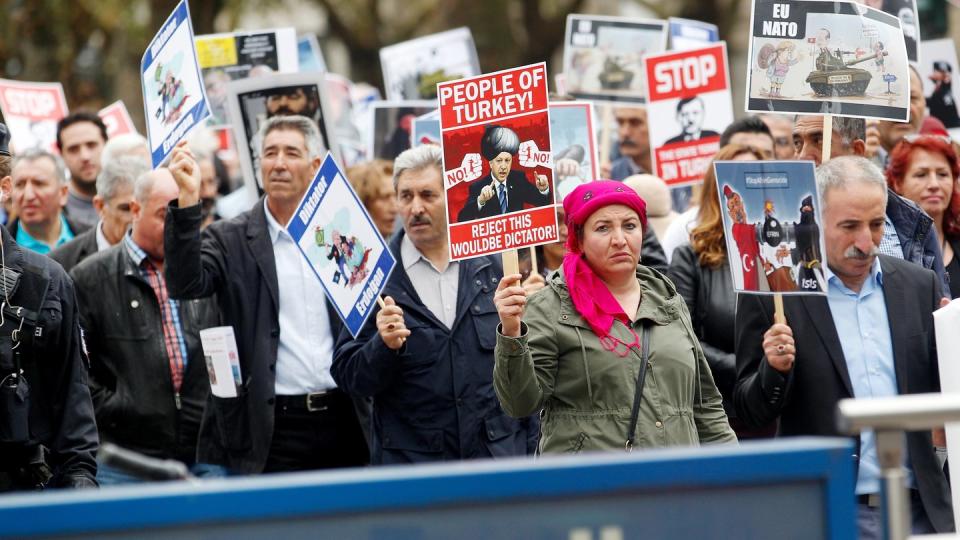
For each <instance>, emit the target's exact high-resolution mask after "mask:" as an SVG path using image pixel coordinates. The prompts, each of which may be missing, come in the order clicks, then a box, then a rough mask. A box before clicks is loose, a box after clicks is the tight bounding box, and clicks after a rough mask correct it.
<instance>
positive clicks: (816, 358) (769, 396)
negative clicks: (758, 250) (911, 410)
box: [733, 156, 954, 539]
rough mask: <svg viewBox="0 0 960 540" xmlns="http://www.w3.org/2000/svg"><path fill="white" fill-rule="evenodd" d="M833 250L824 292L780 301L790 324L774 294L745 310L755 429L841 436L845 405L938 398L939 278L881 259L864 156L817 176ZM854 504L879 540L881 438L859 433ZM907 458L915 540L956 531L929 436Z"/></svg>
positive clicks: (879, 224)
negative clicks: (776, 316) (839, 413)
mask: <svg viewBox="0 0 960 540" xmlns="http://www.w3.org/2000/svg"><path fill="white" fill-rule="evenodd" d="M817 183H818V185H819V188H820V192H821V205H822V213H821V218H822V219H821V221H822V224H821V228H822V231H823V237H824V243H825V245H826V258H827V260H826V263H827V264H826V269H825V277H826V279H827V283H828V287H827V291H828V292H827V295H826V296H820V295H806V296H789V297H785V298H784V299H783V304H784V306H783V307H784V315H785V316H786V321H787V322H786V323H774V321H773V311H774V310H773V303H772V301H771V299H770V298H769V297H766V296H764V297H761V296H757V295H747V294H742V295H740V297H739V301H738V304H737V321H736V351H737V373H738V381H737V384H736V388H735V390H734V399H733V401H734V406H735V407H736V411H737V417H738V418H740V419H741V420H742V421H744V422H745V423H746V424H748V425H750V426H753V427H760V426H763V425H767V424H769V423H771V422H773V421H774V420H778V419H779V421H780V428H779V432H780V435H786V436H796V435H826V436H839V435H841V434H840V433H838V432H837V424H836V407H837V402H838V401H839V400H841V399H844V398H853V397H856V398H869V397H885V396H895V395H900V394H914V393H925V392H939V391H940V382H939V380H940V379H939V375H938V369H937V354H936V341H935V339H934V326H933V311H934V310H935V309H937V308H938V307H939V306H940V305H941V296H942V293H941V287H940V280H939V279H937V276H936V275H935V274H934V273H933V272H931V271H930V270H926V269H924V268H921V267H920V266H918V265H915V264H911V263H908V262H905V261H903V260H901V259H899V258H896V257H890V256H887V255H884V254H882V253H881V252H880V239H881V238H882V236H883V228H884V221H885V208H886V203H887V196H888V195H887V185H886V181H885V180H884V177H883V174H882V173H881V172H880V169H879V168H877V166H876V165H874V164H873V163H871V162H870V161H869V160H867V159H866V158H863V157H859V156H845V157H839V158H835V159H832V160H830V161H828V162H827V163H825V164H823V165H821V166H820V167H819V168H818V169H817ZM855 443H856V446H857V450H856V451H855V452H854V459H855V460H856V461H857V465H858V469H857V471H858V472H857V482H856V496H857V502H858V518H857V523H858V527H859V530H860V538H878V539H879V538H881V537H882V532H883V527H882V523H883V516H882V513H881V512H880V510H879V507H878V506H879V501H880V496H879V494H880V477H879V471H880V467H879V461H878V456H877V446H876V439H875V437H874V435H873V433H872V432H871V433H862V434H861V435H860V436H859V437H857V438H856V439H855ZM906 449H907V453H906V454H907V457H906V459H905V461H904V469H905V476H906V481H907V487H908V488H909V489H910V502H911V518H912V527H913V533H914V534H926V533H934V532H938V533H945V532H948V531H952V530H953V529H954V521H953V513H952V511H951V506H950V493H949V488H948V485H947V481H946V478H945V477H944V475H943V472H942V470H941V469H940V466H939V464H938V462H937V459H936V457H935V455H934V449H933V443H932V441H931V433H930V432H929V431H922V432H911V433H908V434H907V436H906Z"/></svg>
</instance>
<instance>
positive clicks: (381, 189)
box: [347, 159, 397, 239]
mask: <svg viewBox="0 0 960 540" xmlns="http://www.w3.org/2000/svg"><path fill="white" fill-rule="evenodd" d="M347 179H348V180H349V181H350V185H352V186H353V190H354V191H356V192H357V197H359V198H360V202H362V203H363V206H364V207H365V208H366V209H367V212H369V213H370V218H371V219H373V224H374V225H376V227H377V230H378V231H380V236H382V237H384V238H385V239H386V238H390V235H391V234H393V226H394V223H395V222H396V220H397V197H396V194H395V193H394V191H393V163H391V162H389V161H386V160H383V159H375V160H373V161H370V162H368V163H360V164H358V165H354V166H353V167H350V168H348V169H347Z"/></svg>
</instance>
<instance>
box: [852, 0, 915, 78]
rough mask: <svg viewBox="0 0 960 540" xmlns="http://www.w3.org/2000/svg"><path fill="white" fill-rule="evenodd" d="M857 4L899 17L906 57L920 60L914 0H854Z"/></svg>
mask: <svg viewBox="0 0 960 540" xmlns="http://www.w3.org/2000/svg"><path fill="white" fill-rule="evenodd" d="M856 1H857V3H858V4H862V5H864V6H870V7H872V8H876V9H879V10H883V11H885V12H886V13H889V14H890V15H893V16H894V17H896V18H898V19H900V26H901V27H902V29H903V41H904V44H905V45H906V46H907V58H908V59H909V60H910V62H913V63H917V62H919V61H920V56H921V54H922V51H921V50H920V49H918V48H917V43H918V42H919V41H920V18H919V17H917V13H918V11H917V2H916V0H856Z"/></svg>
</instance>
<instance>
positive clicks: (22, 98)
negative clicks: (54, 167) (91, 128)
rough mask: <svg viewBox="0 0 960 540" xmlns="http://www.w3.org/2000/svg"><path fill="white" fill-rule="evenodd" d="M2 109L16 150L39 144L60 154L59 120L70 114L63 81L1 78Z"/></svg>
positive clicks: (39, 146)
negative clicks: (51, 81) (25, 80)
mask: <svg viewBox="0 0 960 540" xmlns="http://www.w3.org/2000/svg"><path fill="white" fill-rule="evenodd" d="M0 112H3V121H4V122H5V123H6V124H7V128H8V129H9V130H10V141H11V142H10V144H11V146H12V147H13V149H14V150H26V149H28V148H34V147H38V148H43V149H44V150H49V151H50V152H53V153H59V150H58V149H57V122H59V121H60V119H61V118H63V117H64V116H66V115H67V99H66V97H65V96H64V94H63V86H62V85H61V84H60V83H38V82H20V81H11V80H7V79H0Z"/></svg>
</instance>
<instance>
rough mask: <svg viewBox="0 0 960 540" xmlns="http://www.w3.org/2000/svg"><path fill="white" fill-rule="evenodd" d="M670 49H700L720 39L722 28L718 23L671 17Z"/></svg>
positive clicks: (669, 20)
mask: <svg viewBox="0 0 960 540" xmlns="http://www.w3.org/2000/svg"><path fill="white" fill-rule="evenodd" d="M667 22H669V24H670V49H671V50H674V51H688V50H690V49H699V48H700V47H703V46H704V45H709V44H710V43H715V42H717V41H720V29H719V28H717V25H715V24H710V23H705V22H701V21H694V20H691V19H681V18H679V17H670V18H669V19H667Z"/></svg>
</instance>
